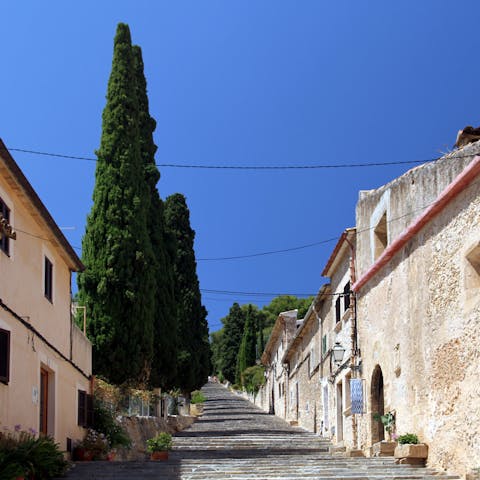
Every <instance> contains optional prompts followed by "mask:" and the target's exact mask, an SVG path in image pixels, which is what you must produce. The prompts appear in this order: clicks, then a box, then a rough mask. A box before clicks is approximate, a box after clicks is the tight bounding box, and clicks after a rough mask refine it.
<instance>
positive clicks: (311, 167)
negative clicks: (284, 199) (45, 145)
mask: <svg viewBox="0 0 480 480" xmlns="http://www.w3.org/2000/svg"><path fill="white" fill-rule="evenodd" d="M8 150H11V151H13V152H22V153H30V154H33V155H43V156H46V157H58V158H67V159H72V160H83V161H89V162H97V161H98V160H97V159H96V158H94V157H84V156H77V155H66V154H61V153H54V152H41V151H38V150H28V149H25V148H10V147H9V148H8ZM472 155H474V154H471V155H464V157H471V156H472ZM439 158H443V157H438V158H429V159H425V160H403V161H397V162H362V163H340V164H319V165H202V164H198V165H194V164H181V163H157V164H156V166H157V167H161V168H191V169H204V170H318V169H328V168H358V167H382V166H389V165H409V164H410V165H411V164H420V163H427V162H435V161H437V160H439ZM457 158H462V157H461V156H457Z"/></svg>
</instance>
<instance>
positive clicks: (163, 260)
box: [132, 46, 177, 389]
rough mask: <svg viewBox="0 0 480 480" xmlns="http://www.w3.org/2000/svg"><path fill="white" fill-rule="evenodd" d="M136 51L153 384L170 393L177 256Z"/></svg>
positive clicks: (173, 376) (173, 366)
mask: <svg viewBox="0 0 480 480" xmlns="http://www.w3.org/2000/svg"><path fill="white" fill-rule="evenodd" d="M132 51H133V61H134V68H135V77H136V86H137V98H138V103H139V140H140V153H141V156H142V161H143V166H144V167H143V168H144V172H145V178H146V182H147V184H148V187H149V191H150V204H149V209H148V212H147V228H148V234H149V237H150V241H151V243H152V248H153V254H154V258H153V262H152V264H151V269H152V271H153V275H154V281H155V287H154V291H155V318H154V345H153V347H154V361H153V363H152V372H151V376H150V383H151V384H152V385H153V386H155V387H163V388H166V389H170V388H172V387H173V386H174V385H175V381H176V374H177V368H176V367H177V362H176V350H177V318H176V305H175V295H174V291H173V286H174V277H173V265H172V258H171V257H172V256H173V255H174V246H173V245H170V246H169V248H170V251H169V250H168V248H167V243H168V241H167V239H166V233H165V224H164V204H163V201H162V199H161V198H160V194H159V192H158V190H157V183H158V181H159V179H160V172H159V171H158V168H157V166H156V165H155V152H156V151H157V146H156V145H155V142H154V140H153V132H154V131H155V128H156V122H155V120H154V119H153V118H152V117H151V116H150V111H149V104H148V96H147V81H146V79H145V74H144V64H143V58H142V50H141V48H140V47H138V46H134V47H133V49H132ZM170 243H172V242H171V241H170Z"/></svg>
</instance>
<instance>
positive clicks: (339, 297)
mask: <svg viewBox="0 0 480 480" xmlns="http://www.w3.org/2000/svg"><path fill="white" fill-rule="evenodd" d="M354 256H355V229H353V228H352V229H347V230H345V232H343V234H342V236H341V237H340V240H339V241H338V243H337V245H336V247H335V249H334V250H333V253H332V255H331V256H330V259H329V260H328V262H327V265H326V267H325V268H324V270H323V272H322V275H323V276H326V277H329V278H330V292H331V293H330V295H329V297H328V300H327V301H326V305H325V308H324V311H323V312H322V316H321V325H320V327H321V328H320V332H319V335H320V337H321V338H322V344H323V346H324V349H323V351H322V368H321V374H322V379H321V382H322V388H323V392H322V394H323V398H324V400H323V401H324V403H325V405H324V409H325V412H326V413H325V418H324V428H323V434H324V435H326V436H328V437H330V438H331V439H332V441H333V442H334V443H335V444H336V446H337V447H345V448H348V449H355V448H356V445H355V444H356V439H355V433H354V429H355V428H356V423H355V422H356V418H355V417H354V416H352V413H351V396H350V379H351V378H354V377H355V373H354V372H355V371H356V370H355V369H354V368H352V366H354V365H356V362H357V359H356V357H355V356H354V351H355V345H356V341H357V339H356V331H355V330H354V328H355V323H354V316H353V313H354V303H353V298H352V297H351V294H350V292H351V285H352V283H353V280H354V278H353V276H354V266H353V263H352V262H353V260H354ZM336 344H338V345H337V346H341V347H342V349H344V350H345V352H344V354H343V359H342V360H341V361H340V362H335V360H334V357H333V349H334V348H336Z"/></svg>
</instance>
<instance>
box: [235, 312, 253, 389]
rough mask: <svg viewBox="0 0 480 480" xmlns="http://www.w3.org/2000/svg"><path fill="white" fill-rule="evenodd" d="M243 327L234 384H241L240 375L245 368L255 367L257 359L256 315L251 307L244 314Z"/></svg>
mask: <svg viewBox="0 0 480 480" xmlns="http://www.w3.org/2000/svg"><path fill="white" fill-rule="evenodd" d="M245 317H246V320H245V326H244V328H243V335H242V341H241V343H240V348H239V350H238V354H237V365H236V371H235V383H236V384H238V385H240V384H242V373H243V371H244V370H245V369H246V368H247V367H252V366H253V365H255V361H256V359H257V315H256V312H255V310H254V308H253V306H252V305H248V306H247V308H246V312H245Z"/></svg>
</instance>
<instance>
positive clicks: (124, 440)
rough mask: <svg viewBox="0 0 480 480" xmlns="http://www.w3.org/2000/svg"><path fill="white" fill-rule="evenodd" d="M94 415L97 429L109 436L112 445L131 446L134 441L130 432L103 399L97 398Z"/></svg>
mask: <svg viewBox="0 0 480 480" xmlns="http://www.w3.org/2000/svg"><path fill="white" fill-rule="evenodd" d="M93 415H94V417H93V418H94V425H95V430H96V431H97V432H99V433H103V434H104V435H105V436H106V437H107V440H108V443H109V444H110V447H127V448H129V447H130V445H131V443H132V442H131V440H130V437H129V436H128V433H127V432H126V430H125V429H124V428H123V427H122V426H121V425H119V424H118V422H117V421H116V420H115V417H114V414H113V412H112V411H111V410H110V409H109V408H107V407H106V406H105V405H104V404H103V402H102V401H101V400H98V399H95V402H94V407H93Z"/></svg>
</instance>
